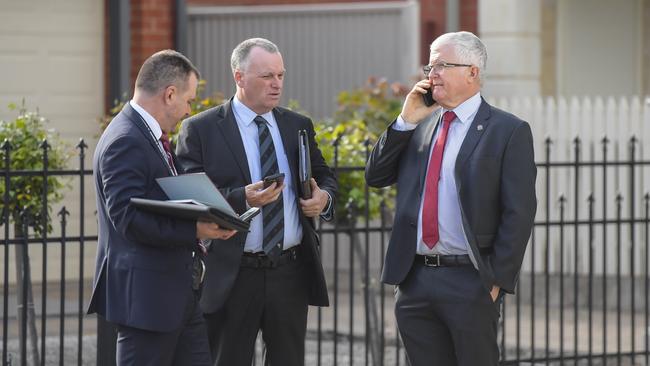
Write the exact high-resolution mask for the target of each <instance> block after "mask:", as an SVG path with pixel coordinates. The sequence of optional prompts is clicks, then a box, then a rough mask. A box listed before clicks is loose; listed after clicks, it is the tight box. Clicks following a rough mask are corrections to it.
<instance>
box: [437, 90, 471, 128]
mask: <svg viewBox="0 0 650 366" xmlns="http://www.w3.org/2000/svg"><path fill="white" fill-rule="evenodd" d="M480 106H481V92H478V93H476V94H474V95H473V96H471V97H470V98H469V99H467V100H466V101H464V102H462V103H461V104H460V105H458V106H457V107H456V108H454V109H452V111H453V112H454V113H456V118H458V120H459V121H460V122H461V123H462V124H465V123H468V122H472V120H473V119H474V116H475V115H476V112H477V111H478V108H479V107H480ZM446 111H447V109H444V108H443V112H442V113H444V112H446Z"/></svg>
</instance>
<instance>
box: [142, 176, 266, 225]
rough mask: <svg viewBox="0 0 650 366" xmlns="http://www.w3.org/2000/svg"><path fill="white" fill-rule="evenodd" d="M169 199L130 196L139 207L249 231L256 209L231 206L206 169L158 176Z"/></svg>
mask: <svg viewBox="0 0 650 366" xmlns="http://www.w3.org/2000/svg"><path fill="white" fill-rule="evenodd" d="M156 181H157V182H158V185H159V186H160V188H162V190H163V191H164V192H165V194H166V195H167V197H168V198H169V199H170V200H168V201H159V200H150V199H145V198H135V197H134V198H131V203H133V205H134V206H135V207H138V208H139V209H142V210H145V211H149V212H153V213H156V214H160V215H165V216H172V217H177V218H180V219H188V220H201V221H210V222H215V223H217V224H218V225H219V226H220V227H222V228H225V229H232V230H237V231H249V227H250V222H249V221H248V220H250V219H251V218H252V217H253V216H254V214H255V213H256V212H259V208H254V209H255V211H256V212H249V211H251V210H253V209H251V210H249V211H246V212H245V213H243V214H242V215H241V216H240V215H238V214H237V213H236V212H235V210H233V208H232V207H231V206H230V204H229V203H228V201H226V199H225V198H224V197H223V195H222V194H221V192H219V190H218V189H217V187H215V186H214V184H212V181H211V180H210V178H208V176H207V175H205V173H196V174H183V175H177V176H173V177H164V178H158V179H156Z"/></svg>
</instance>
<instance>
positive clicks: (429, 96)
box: [422, 86, 436, 107]
mask: <svg viewBox="0 0 650 366" xmlns="http://www.w3.org/2000/svg"><path fill="white" fill-rule="evenodd" d="M422 99H424V105H426V106H427V107H431V106H432V105H434V104H435V103H436V100H435V99H433V86H431V87H430V88H429V89H427V92H426V93H425V94H422Z"/></svg>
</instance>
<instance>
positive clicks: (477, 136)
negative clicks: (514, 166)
mask: <svg viewBox="0 0 650 366" xmlns="http://www.w3.org/2000/svg"><path fill="white" fill-rule="evenodd" d="M489 124H490V105H489V104H487V102H486V101H485V100H484V99H483V97H481V105H480V107H479V108H478V112H476V116H475V117H474V121H472V125H471V126H469V131H467V135H466V136H465V139H464V140H463V144H462V145H461V146H460V150H459V151H458V156H457V157H456V166H455V169H454V175H455V177H456V184H457V185H458V184H460V182H461V180H460V179H459V178H460V171H461V169H462V167H463V165H465V163H466V162H467V160H468V159H469V157H470V156H471V155H472V152H473V151H474V148H475V147H476V145H477V144H478V142H479V141H480V140H481V136H483V132H484V131H485V130H486V129H487V127H488V125H489ZM479 126H480V127H479ZM458 188H460V187H458Z"/></svg>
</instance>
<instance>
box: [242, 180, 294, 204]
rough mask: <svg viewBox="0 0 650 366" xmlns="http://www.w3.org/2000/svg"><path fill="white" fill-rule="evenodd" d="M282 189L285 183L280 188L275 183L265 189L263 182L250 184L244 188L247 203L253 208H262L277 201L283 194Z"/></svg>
mask: <svg viewBox="0 0 650 366" xmlns="http://www.w3.org/2000/svg"><path fill="white" fill-rule="evenodd" d="M282 189H284V183H282V184H281V185H279V186H278V184H277V183H273V184H271V185H270V186H268V187H266V188H264V182H262V181H259V182H255V183H253V184H249V185H247V186H246V187H244V190H245V191H246V202H248V205H249V206H251V207H262V206H264V205H266V204H268V203H270V202H273V201H275V200H277V199H278V197H280V193H282Z"/></svg>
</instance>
